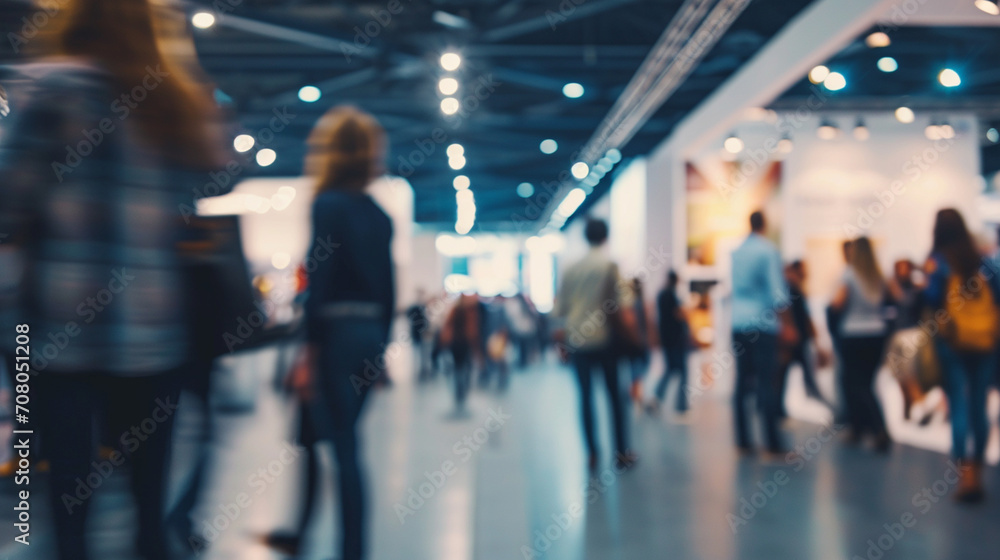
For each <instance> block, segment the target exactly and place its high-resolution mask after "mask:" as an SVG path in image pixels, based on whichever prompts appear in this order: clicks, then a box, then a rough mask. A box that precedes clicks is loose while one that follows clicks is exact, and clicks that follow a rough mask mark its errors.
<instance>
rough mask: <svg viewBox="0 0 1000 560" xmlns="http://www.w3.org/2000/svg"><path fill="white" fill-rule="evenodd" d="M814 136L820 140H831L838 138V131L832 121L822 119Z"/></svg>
mask: <svg viewBox="0 0 1000 560" xmlns="http://www.w3.org/2000/svg"><path fill="white" fill-rule="evenodd" d="M816 136H818V137H819V138H820V140H833V139H835V138H836V137H838V136H840V129H839V128H837V125H836V124H835V123H834V122H833V121H830V120H827V119H823V121H822V122H821V123H820V125H819V128H818V129H816Z"/></svg>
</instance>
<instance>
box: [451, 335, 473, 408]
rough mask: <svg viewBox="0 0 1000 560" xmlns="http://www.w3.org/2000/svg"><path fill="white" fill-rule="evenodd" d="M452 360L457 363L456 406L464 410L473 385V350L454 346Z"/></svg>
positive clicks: (467, 347) (461, 345)
mask: <svg viewBox="0 0 1000 560" xmlns="http://www.w3.org/2000/svg"><path fill="white" fill-rule="evenodd" d="M451 358H452V361H453V362H454V363H455V372H454V376H455V379H454V381H455V406H456V407H457V408H462V407H464V406H465V399H466V397H468V396H469V387H470V386H471V385H472V367H473V357H472V349H471V348H469V346H468V345H465V344H453V345H452V347H451Z"/></svg>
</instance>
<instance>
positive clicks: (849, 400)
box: [830, 237, 892, 452]
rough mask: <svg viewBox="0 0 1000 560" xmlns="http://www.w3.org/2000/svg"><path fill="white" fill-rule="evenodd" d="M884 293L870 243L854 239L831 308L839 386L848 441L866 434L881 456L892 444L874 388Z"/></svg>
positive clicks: (883, 334)
mask: <svg viewBox="0 0 1000 560" xmlns="http://www.w3.org/2000/svg"><path fill="white" fill-rule="evenodd" d="M887 290H888V287H887V284H886V281H885V277H884V276H882V271H881V270H879V267H878V262H877V261H876V259H875V251H874V250H873V249H872V243H871V240H870V239H868V238H867V237H859V238H857V239H855V240H854V241H853V242H852V243H851V251H850V260H849V261H848V267H847V270H846V271H845V272H844V278H843V281H842V283H841V285H840V288H839V289H838V290H837V292H836V294H835V295H834V298H833V301H832V302H831V304H830V305H831V306H832V307H833V308H834V309H835V310H836V311H837V312H838V313H840V314H841V319H840V349H841V357H842V359H843V362H842V367H841V369H842V373H841V384H842V387H843V394H844V409H845V416H846V419H847V424H848V426H849V427H850V441H851V442H852V443H857V442H860V441H861V438H863V437H864V436H865V435H866V434H870V435H872V436H873V437H874V438H875V448H876V450H878V451H880V452H885V451H888V450H889V446H890V445H891V444H892V440H891V439H890V438H889V432H888V431H887V430H886V427H885V418H884V417H883V415H882V408H881V407H880V406H879V402H878V398H877V397H876V396H875V388H874V383H875V375H876V374H877V373H878V369H879V365H880V364H881V363H882V356H883V353H884V352H883V351H884V349H885V343H886V337H887V336H888V332H889V329H888V325H887V324H886V321H885V317H884V314H883V309H882V308H883V306H884V303H885V301H886V294H887Z"/></svg>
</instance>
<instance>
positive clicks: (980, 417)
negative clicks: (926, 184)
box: [925, 208, 1000, 502]
mask: <svg viewBox="0 0 1000 560" xmlns="http://www.w3.org/2000/svg"><path fill="white" fill-rule="evenodd" d="M926 270H927V273H928V275H929V278H928V283H927V289H926V291H925V297H926V300H927V303H928V305H929V306H931V307H932V308H934V309H937V310H939V311H940V310H943V311H944V312H945V313H946V314H947V317H948V318H949V320H948V321H947V322H945V323H944V324H943V325H942V328H941V332H940V333H939V335H938V336H937V337H936V338H935V341H934V343H935V349H936V350H937V355H938V359H939V360H940V361H941V366H942V369H943V370H944V381H945V387H946V391H947V394H948V403H949V405H950V407H951V435H952V457H954V459H955V460H956V461H957V462H958V463H959V465H960V467H961V469H960V479H959V482H958V487H957V488H956V489H955V494H954V498H955V499H956V500H957V501H960V502H979V501H982V499H983V498H984V497H985V490H984V487H983V481H982V470H983V460H984V459H985V456H986V444H987V442H988V440H989V433H990V423H989V419H988V418H987V415H986V397H987V393H988V392H989V388H990V384H991V382H992V378H993V375H994V372H995V370H996V364H997V357H996V350H997V339H998V337H1000V311H998V308H997V305H998V303H1000V297H998V296H1000V290H998V284H997V279H998V276H997V269H996V268H995V267H994V265H993V263H992V262H990V261H989V260H987V259H984V258H983V257H982V256H981V255H980V254H979V252H978V251H977V250H976V246H975V243H974V242H973V240H972V235H971V234H970V233H969V230H968V228H966V226H965V220H963V219H962V215H961V214H959V213H958V211H957V210H954V209H951V208H948V209H944V210H941V211H940V212H938V214H937V219H936V221H935V223H934V245H933V249H932V251H931V256H930V258H929V259H928V261H927V265H926ZM936 316H937V315H936V314H935V317H936ZM970 428H971V431H972V444H973V445H972V452H971V454H970V453H969V440H968V438H969V431H970Z"/></svg>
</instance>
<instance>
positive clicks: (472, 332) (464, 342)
mask: <svg viewBox="0 0 1000 560" xmlns="http://www.w3.org/2000/svg"><path fill="white" fill-rule="evenodd" d="M482 308H483V306H482V304H481V302H480V301H479V296H477V295H476V294H474V293H473V294H462V295H461V296H460V297H459V298H458V301H457V302H455V306H454V307H453V308H452V309H451V313H449V314H448V318H447V319H446V320H445V323H444V327H442V329H441V345H442V346H444V347H447V348H448V349H449V350H450V351H451V358H452V361H453V362H454V366H455V371H454V378H455V379H454V381H455V413H456V414H457V415H462V414H465V399H466V397H468V395H469V388H470V386H471V385H472V372H473V370H474V369H476V368H477V367H480V365H481V364H482V363H483V360H484V356H483V346H484V344H483V342H482V340H483V336H482V328H483V317H482V315H483V314H482Z"/></svg>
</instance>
